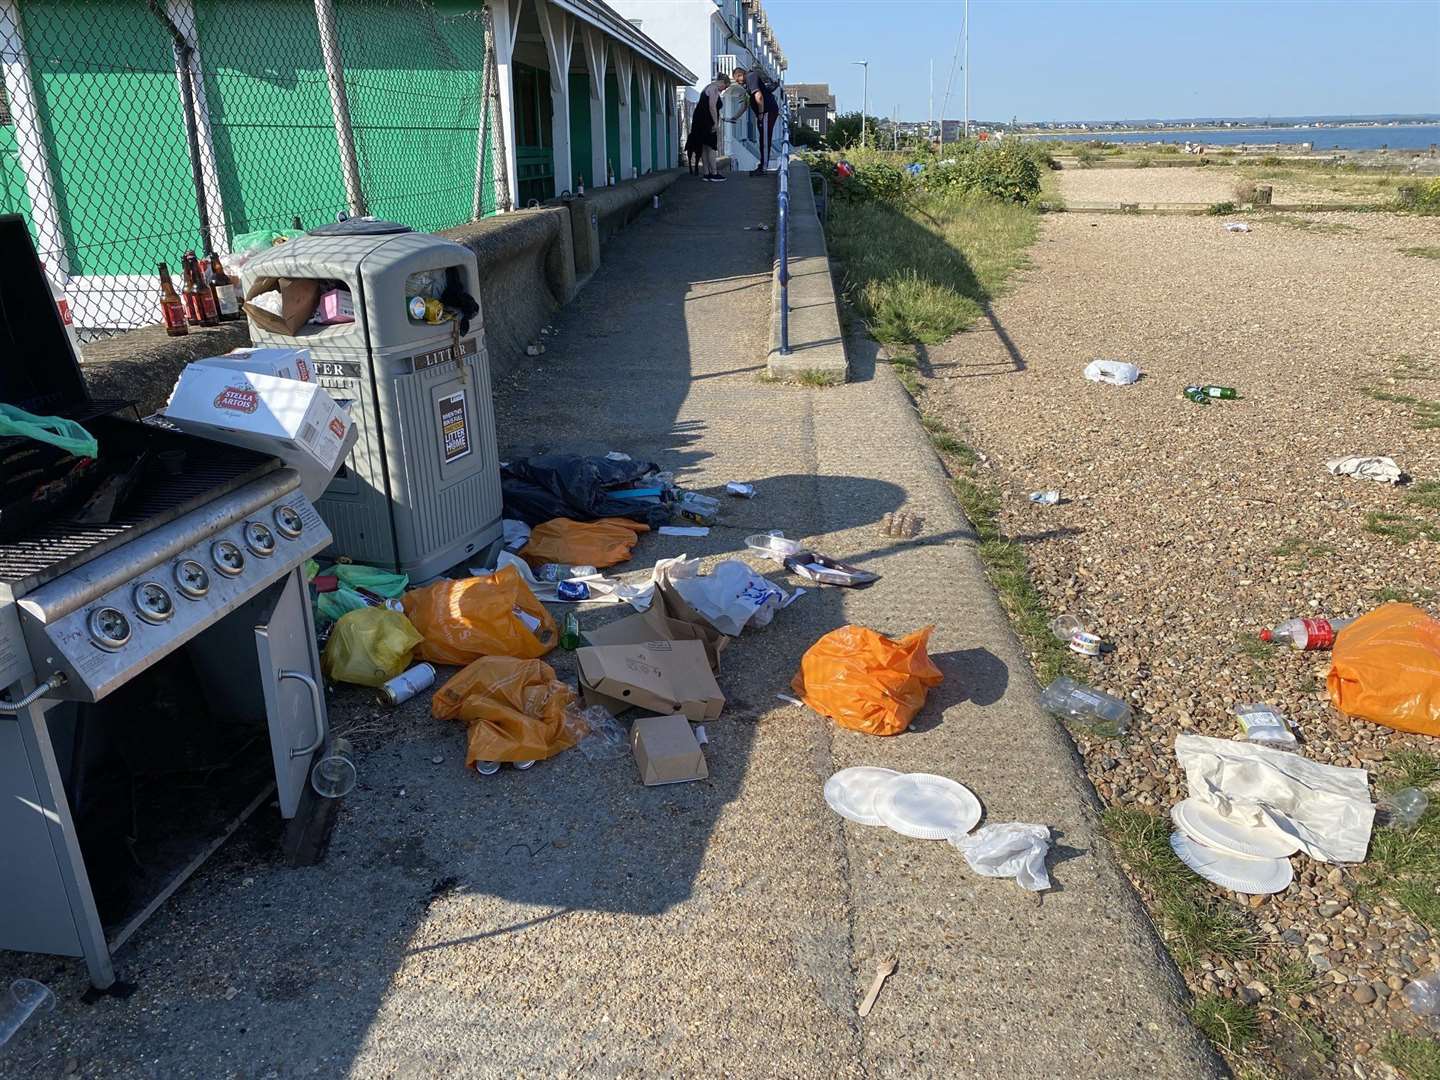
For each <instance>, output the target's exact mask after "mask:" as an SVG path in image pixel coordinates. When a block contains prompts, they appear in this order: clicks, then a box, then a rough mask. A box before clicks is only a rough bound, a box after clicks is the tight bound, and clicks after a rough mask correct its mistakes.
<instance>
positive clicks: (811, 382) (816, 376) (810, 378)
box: [788, 368, 845, 386]
mask: <svg viewBox="0 0 1440 1080" xmlns="http://www.w3.org/2000/svg"><path fill="white" fill-rule="evenodd" d="M788 381H790V382H795V383H799V384H800V385H801V386H839V385H840V384H841V383H842V382H844V381H845V380H844V379H842V378H841V377H840V376H839V375H836V374H835V373H834V372H833V371H817V370H815V369H814V368H805V369H804V370H803V371H797V372H796V373H795V375H794V377H793V378H791V379H790V380H788Z"/></svg>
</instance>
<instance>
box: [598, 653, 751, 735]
mask: <svg viewBox="0 0 1440 1080" xmlns="http://www.w3.org/2000/svg"><path fill="white" fill-rule="evenodd" d="M575 658H576V660H577V661H579V665H580V680H579V681H580V693H581V695H582V696H583V697H584V699H585V704H587V705H604V706H605V707H606V708H608V709H610V710H611V711H612V712H619V711H620V710H622V709H628V708H630V707H631V706H634V707H635V708H640V709H645V710H646V711H648V712H653V713H660V714H662V715H665V714H683V715H684V716H685V718H686V719H687V720H689V721H690V722H692V723H696V724H698V723H701V722H702V721H705V720H713V719H715V718H716V717H717V716H719V715H720V710H721V709H723V708H724V707H725V695H724V694H722V693H721V692H720V684H719V683H717V682H716V681H715V676H714V675H713V674H711V672H710V663H709V661H708V660H707V659H706V656H705V646H704V645H703V644H702V643H701V642H699V641H645V642H639V643H636V644H630V645H591V646H587V647H585V648H582V649H577V650H576V652H575Z"/></svg>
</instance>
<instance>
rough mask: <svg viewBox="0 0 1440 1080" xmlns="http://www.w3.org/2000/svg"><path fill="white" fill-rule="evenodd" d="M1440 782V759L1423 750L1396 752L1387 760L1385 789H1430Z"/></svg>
mask: <svg viewBox="0 0 1440 1080" xmlns="http://www.w3.org/2000/svg"><path fill="white" fill-rule="evenodd" d="M1437 780H1440V758H1437V757H1435V755H1433V754H1427V753H1425V752H1424V751H1423V750H1396V751H1395V752H1394V753H1393V754H1391V755H1390V756H1389V757H1388V758H1386V759H1385V789H1386V790H1387V791H1397V790H1399V789H1400V788H1407V787H1418V788H1423V787H1429V786H1430V785H1431V784H1433V783H1435V782H1436V781H1437Z"/></svg>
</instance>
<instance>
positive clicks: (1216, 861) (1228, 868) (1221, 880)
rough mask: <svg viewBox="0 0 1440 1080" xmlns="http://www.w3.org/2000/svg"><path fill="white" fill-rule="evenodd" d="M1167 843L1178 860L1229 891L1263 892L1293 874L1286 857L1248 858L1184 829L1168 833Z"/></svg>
mask: <svg viewBox="0 0 1440 1080" xmlns="http://www.w3.org/2000/svg"><path fill="white" fill-rule="evenodd" d="M1170 847H1171V849H1172V850H1173V851H1174V852H1175V854H1176V855H1178V856H1179V857H1180V861H1181V862H1183V863H1184V864H1185V865H1186V866H1188V867H1190V869H1191V870H1194V871H1195V873H1197V874H1199V875H1200V876H1201V877H1203V878H1204V879H1205V880H1206V881H1210V882H1213V883H1214V884H1216V885H1219V886H1220V887H1221V888H1222V889H1229V890H1230V891H1231V892H1241V893H1249V894H1250V895H1251V896H1262V895H1264V894H1266V893H1277V892H1279V891H1280V890H1281V889H1283V888H1285V887H1286V886H1287V885H1289V884H1290V882H1291V881H1293V880H1294V878H1295V871H1294V869H1293V868H1292V867H1291V866H1290V860H1289V859H1251V858H1248V857H1246V856H1244V855H1232V854H1230V852H1228V851H1217V850H1216V849H1215V848H1211V847H1206V846H1205V845H1204V844H1201V843H1197V842H1196V841H1194V840H1191V839H1190V837H1188V836H1186V835H1185V834H1184V833H1181V832H1175V833H1171V834H1170Z"/></svg>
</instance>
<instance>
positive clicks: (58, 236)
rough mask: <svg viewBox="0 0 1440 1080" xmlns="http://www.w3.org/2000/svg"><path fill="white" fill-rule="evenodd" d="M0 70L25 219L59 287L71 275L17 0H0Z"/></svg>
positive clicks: (64, 284) (47, 267)
mask: <svg viewBox="0 0 1440 1080" xmlns="http://www.w3.org/2000/svg"><path fill="white" fill-rule="evenodd" d="M0 74H3V75H4V79H5V96H6V98H8V99H9V101H10V125H11V130H12V131H14V133H15V143H16V150H17V151H18V152H19V157H20V171H21V172H23V173H24V174H25V194H26V196H27V197H28V198H29V200H30V224H31V227H33V228H34V230H35V237H36V241H37V243H36V246H37V247H38V248H39V252H40V262H41V263H42V264H43V265H44V267H45V272H46V274H48V275H49V277H50V280H51V281H53V282H54V283H55V286H56V288H58V289H60V290H61V291H64V289H65V286H66V284H68V282H69V277H70V260H69V258H68V257H67V256H66V254H65V234H64V233H63V232H62V231H61V228H60V213H59V211H58V210H57V209H56V205H55V181H54V179H53V178H52V177H51V175H50V158H49V156H48V155H47V154H46V152H45V140H44V138H43V137H42V136H41V134H40V109H39V107H38V106H37V104H36V101H35V84H34V83H33V82H32V81H31V78H30V58H29V56H28V55H26V52H25V42H24V39H23V38H22V36H21V32H20V8H19V5H18V4H17V3H16V0H0Z"/></svg>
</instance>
